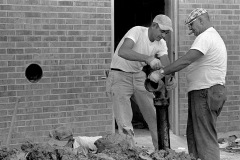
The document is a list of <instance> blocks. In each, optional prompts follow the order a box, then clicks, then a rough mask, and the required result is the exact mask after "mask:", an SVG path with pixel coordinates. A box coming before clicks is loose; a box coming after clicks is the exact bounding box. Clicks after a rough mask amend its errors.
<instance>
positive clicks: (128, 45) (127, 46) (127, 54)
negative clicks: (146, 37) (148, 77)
mask: <svg viewBox="0 0 240 160" xmlns="http://www.w3.org/2000/svg"><path fill="white" fill-rule="evenodd" d="M134 45H135V42H134V41H133V40H131V39H130V38H125V40H124V42H123V44H122V46H121V47H120V48H119V51H118V56H120V57H122V58H124V59H126V60H129V61H139V62H146V60H147V59H148V58H149V56H147V55H144V54H140V53H138V52H135V51H133V50H132V48H133V46H134Z"/></svg>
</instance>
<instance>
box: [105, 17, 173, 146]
mask: <svg viewBox="0 0 240 160" xmlns="http://www.w3.org/2000/svg"><path fill="white" fill-rule="evenodd" d="M169 31H172V21H171V19H170V18H169V17H167V16H166V15H157V16H156V17H155V18H154V19H153V22H152V24H151V26H150V27H143V26H135V27H133V28H131V29H130V30H129V31H128V32H127V33H126V34H125V35H124V37H123V38H122V39H121V41H120V43H119V44H118V46H117V48H116V51H115V54H114V55H113V58H112V62H111V71H110V72H109V76H108V79H107V92H108V91H109V92H110V93H111V97H112V100H113V110H114V115H115V119H116V122H117V125H118V131H119V133H120V134H124V133H125V134H127V135H130V136H132V137H133V136H134V132H133V126H132V123H131V121H132V118H133V113H132V108H131V101H130V99H131V98H132V100H133V101H134V102H136V103H137V104H138V106H139V109H140V111H141V113H142V115H143V118H144V119H145V121H146V122H147V124H148V127H149V130H150V132H151V136H152V141H153V145H154V147H155V149H158V141H157V124H156V114H155V108H154V105H153V98H154V95H153V94H152V93H150V92H148V91H147V90H146V89H145V87H144V82H145V80H146V78H147V77H146V74H145V72H143V71H142V68H143V67H144V66H146V65H149V66H151V68H152V69H160V68H161V67H163V66H165V65H168V64H170V62H169V59H168V52H167V51H168V49H167V45H166V41H165V40H164V38H165V36H166V35H167V34H168V33H169ZM161 62H162V63H161ZM172 86H174V83H172V81H171V82H169V83H168V87H169V88H170V89H171V87H172Z"/></svg>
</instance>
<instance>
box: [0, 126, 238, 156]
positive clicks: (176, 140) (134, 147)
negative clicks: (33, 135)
mask: <svg viewBox="0 0 240 160" xmlns="http://www.w3.org/2000/svg"><path fill="white" fill-rule="evenodd" d="M132 140H133V139H132V137H131V136H125V135H124V136H122V135H119V134H108V135H104V136H102V137H101V138H98V139H97V140H94V142H92V143H93V145H94V146H96V147H95V148H96V150H95V151H94V150H91V149H90V148H91V147H90V148H87V147H86V146H88V145H89V144H88V145H86V146H84V145H83V143H81V145H80V146H79V147H78V148H73V146H74V145H73V143H74V141H72V138H71V139H69V140H68V142H67V143H66V145H64V146H61V145H60V144H62V142H63V141H62V142H61V143H54V145H53V144H51V143H49V142H48V143H43V144H36V143H32V142H26V143H24V144H22V145H21V148H20V149H12V148H11V149H9V150H7V149H6V148H5V149H3V148H1V149H0V159H1V160H35V159H38V160H175V159H178V160H196V159H195V158H194V157H191V156H190V155H189V154H188V151H187V142H186V137H184V136H176V135H174V134H173V133H172V132H170V143H171V144H170V148H171V149H166V150H160V151H154V149H153V145H152V140H151V136H150V132H149V131H148V130H147V129H135V138H134V140H135V144H134V143H133V141H132ZM82 142H83V141H82ZM237 146H238V145H237ZM220 157H221V160H240V147H239V148H237V147H236V146H234V148H233V147H232V148H231V147H230V148H229V147H228V148H227V149H226V148H224V149H221V150H220Z"/></svg>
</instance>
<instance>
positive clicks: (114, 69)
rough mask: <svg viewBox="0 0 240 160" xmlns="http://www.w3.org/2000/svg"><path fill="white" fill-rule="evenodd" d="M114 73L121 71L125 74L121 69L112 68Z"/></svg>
mask: <svg viewBox="0 0 240 160" xmlns="http://www.w3.org/2000/svg"><path fill="white" fill-rule="evenodd" d="M111 70H112V71H120V72H124V71H123V70H121V69H118V68H111Z"/></svg>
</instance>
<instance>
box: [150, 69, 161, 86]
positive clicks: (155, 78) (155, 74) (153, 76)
mask: <svg viewBox="0 0 240 160" xmlns="http://www.w3.org/2000/svg"><path fill="white" fill-rule="evenodd" d="M163 77H164V75H163V74H162V73H161V71H160V70H157V71H153V72H152V73H150V74H149V76H148V78H149V79H150V80H151V81H153V82H155V83H158V82H159V80H161V79H162V78H163Z"/></svg>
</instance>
